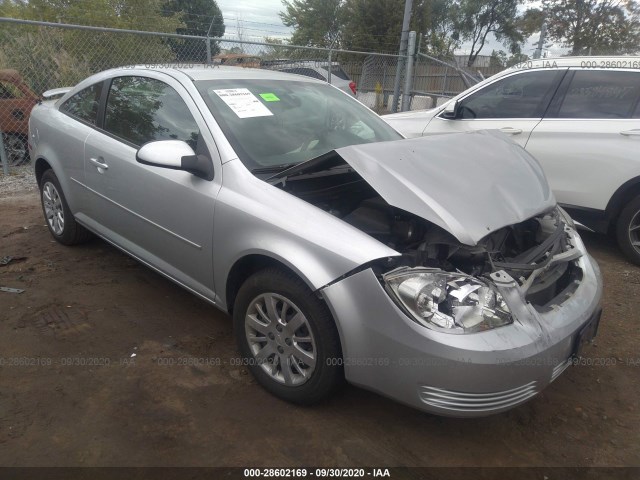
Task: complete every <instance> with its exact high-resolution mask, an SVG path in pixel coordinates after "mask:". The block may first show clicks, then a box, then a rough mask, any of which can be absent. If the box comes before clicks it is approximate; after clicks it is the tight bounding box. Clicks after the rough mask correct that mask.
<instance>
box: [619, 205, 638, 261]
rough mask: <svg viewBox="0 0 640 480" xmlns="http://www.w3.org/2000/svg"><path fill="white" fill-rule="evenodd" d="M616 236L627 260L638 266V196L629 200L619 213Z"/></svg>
mask: <svg viewBox="0 0 640 480" xmlns="http://www.w3.org/2000/svg"><path fill="white" fill-rule="evenodd" d="M616 236H617V238H618V245H620V249H621V250H622V252H623V253H624V254H625V256H626V257H627V259H628V260H629V261H630V262H632V263H635V264H636V265H640V196H638V197H636V198H634V199H633V200H631V201H630V202H629V203H628V204H627V205H626V206H625V207H624V208H623V209H622V212H620V216H619V217H618V221H617V223H616Z"/></svg>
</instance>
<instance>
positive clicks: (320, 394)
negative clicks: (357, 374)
mask: <svg viewBox="0 0 640 480" xmlns="http://www.w3.org/2000/svg"><path fill="white" fill-rule="evenodd" d="M233 326H234V334H235V337H236V341H237V344H238V348H239V350H240V353H241V355H242V357H243V363H244V364H245V365H247V366H248V368H249V370H250V371H251V373H252V374H253V376H254V377H255V378H256V380H257V381H258V383H260V385H262V386H263V387H264V388H265V389H266V390H268V391H269V392H271V393H272V394H273V395H275V396H276V397H279V398H281V399H283V400H286V401H289V402H293V403H297V404H302V405H310V404H314V403H317V402H319V401H321V400H324V399H325V398H327V397H328V396H329V395H331V394H332V393H333V392H334V391H335V390H336V389H337V388H338V387H339V386H340V385H341V384H342V383H343V380H344V373H343V368H342V351H341V347H340V339H339V336H338V331H337V328H336V325H335V323H334V321H333V318H332V316H331V313H330V312H329V310H328V308H327V306H326V304H325V303H324V302H323V301H322V300H321V299H320V298H318V296H317V295H315V294H314V293H313V292H312V291H311V290H310V289H309V288H308V287H307V285H306V284H305V283H304V282H303V281H302V280H300V278H298V277H297V276H295V275H294V274H293V273H290V272H286V271H284V270H280V269H277V268H269V269H265V270H261V271H259V272H257V273H255V274H254V275H252V276H251V277H249V278H248V279H247V280H246V281H245V283H244V284H243V285H242V287H241V288H240V290H239V292H238V295H237V297H236V300H235V303H234V310H233Z"/></svg>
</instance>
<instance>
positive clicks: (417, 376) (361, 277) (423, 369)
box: [322, 237, 602, 417]
mask: <svg viewBox="0 0 640 480" xmlns="http://www.w3.org/2000/svg"><path fill="white" fill-rule="evenodd" d="M576 239H577V242H578V248H580V249H581V250H582V251H583V255H582V256H581V257H580V258H579V259H577V260H576V262H577V263H578V265H579V267H580V268H581V269H582V270H583V276H582V279H581V281H580V283H579V285H578V286H577V288H576V289H575V291H574V293H573V295H572V296H571V297H570V298H569V299H567V300H565V301H564V302H563V303H562V304H561V305H556V306H554V307H553V308H552V309H551V310H548V311H546V312H545V313H540V312H538V311H536V310H535V309H534V308H533V307H532V306H531V305H530V304H527V303H526V302H525V300H524V298H523V297H521V296H520V295H519V293H518V291H517V289H513V288H512V287H509V286H499V287H498V288H500V289H501V290H503V293H504V296H505V298H506V299H508V300H509V301H508V303H509V307H510V308H511V311H512V313H513V314H514V323H513V324H511V325H508V326H504V327H500V328H496V329H493V330H489V331H485V332H478V333H473V334H464V335H454V334H449V333H442V332H436V331H434V330H431V329H428V328H425V327H422V326H420V325H418V324H417V323H416V322H414V321H413V320H411V319H410V318H408V317H407V316H406V315H405V314H404V313H403V312H402V311H401V310H400V309H399V308H398V307H397V306H396V305H395V303H394V302H393V301H392V300H391V298H390V297H389V295H388V294H387V293H386V292H385V290H384V288H383V286H382V285H381V284H380V282H379V281H378V279H377V278H376V276H375V275H374V273H373V272H372V271H371V270H370V269H368V270H364V271H362V272H359V273H357V274H355V275H353V276H351V277H348V278H346V279H344V280H342V281H340V282H337V283H335V284H333V285H331V286H329V287H327V288H325V289H324V290H323V291H322V293H323V295H324V297H325V299H326V301H327V303H328V305H329V307H330V309H331V310H332V313H333V315H334V318H335V319H336V322H337V324H338V329H339V331H340V335H341V341H342V346H343V362H344V368H345V375H346V378H347V380H348V381H349V382H351V383H353V384H355V385H358V386H361V387H364V388H367V389H370V390H373V391H376V392H379V393H381V394H383V395H385V396H388V397H391V398H393V399H395V400H397V401H399V402H402V403H405V404H408V405H411V406H413V407H415V408H418V409H421V410H425V411H429V412H433V413H437V414H440V415H447V416H458V417H472V416H484V415H489V414H493V413H498V412H501V411H505V410H508V409H509V408H512V407H514V406H515V405H518V404H520V403H522V402H524V401H526V400H528V399H529V398H531V397H533V396H534V395H536V394H537V393H539V392H540V391H541V390H542V389H543V388H544V387H546V386H547V385H548V384H549V383H551V382H552V381H553V380H555V379H556V378H557V377H558V376H559V375H560V374H561V373H562V372H563V371H564V369H566V367H567V366H569V364H570V357H571V356H572V355H573V353H574V350H575V344H576V341H577V337H578V335H579V333H580V332H581V331H582V329H583V328H584V327H585V326H586V325H588V324H589V323H590V322H591V321H593V320H594V318H596V317H599V311H600V307H599V304H600V299H601V296H602V280H601V277H600V271H599V269H598V266H597V264H596V262H595V261H594V260H593V259H592V258H591V257H589V256H588V254H586V251H585V250H584V245H583V244H582V241H581V240H580V239H579V237H576Z"/></svg>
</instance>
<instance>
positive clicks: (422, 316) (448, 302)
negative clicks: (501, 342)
mask: <svg viewBox="0 0 640 480" xmlns="http://www.w3.org/2000/svg"><path fill="white" fill-rule="evenodd" d="M384 281H385V282H386V285H387V289H388V290H389V291H390V293H391V296H392V297H393V298H394V300H395V301H396V302H397V303H398V304H400V306H401V307H402V308H403V309H404V310H405V311H407V312H408V313H409V314H410V316H411V317H412V318H413V319H414V320H415V321H416V322H418V323H419V324H421V325H423V326H425V327H429V328H433V329H434V330H438V331H444V332H448V333H471V332H478V331H481V330H488V329H491V328H496V327H501V326H503V325H508V324H510V323H512V322H513V319H512V317H511V312H510V311H509V307H508V306H507V304H506V303H505V301H504V299H503V298H502V295H500V293H499V292H498V291H497V290H496V289H495V287H493V286H492V285H491V284H489V283H485V282H483V281H481V280H479V279H477V278H474V277H470V276H468V275H464V274H457V273H448V272H442V271H441V270H431V269H404V270H400V271H398V270H396V271H394V272H390V273H388V274H386V275H385V276H384Z"/></svg>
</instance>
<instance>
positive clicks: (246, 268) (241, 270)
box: [225, 254, 299, 314]
mask: <svg viewBox="0 0 640 480" xmlns="http://www.w3.org/2000/svg"><path fill="white" fill-rule="evenodd" d="M269 267H275V268H279V269H281V270H285V271H287V272H291V273H292V274H294V275H296V276H299V275H298V274H297V273H296V272H294V271H293V270H292V269H291V268H289V267H287V266H286V265H285V264H284V263H282V262H280V261H278V260H276V259H275V258H272V257H268V256H266V255H259V254H253V255H247V256H246V257H242V258H241V259H240V260H238V261H237V262H236V263H234V264H233V267H231V270H230V271H229V275H228V277H227V288H226V295H225V296H226V301H227V311H228V312H229V313H230V314H233V304H234V303H235V301H236V295H238V291H239V290H240V287H241V286H242V284H243V283H244V281H245V280H246V279H247V278H249V277H250V276H251V275H253V274H254V273H256V272H258V271H260V270H264V269H265V268H269Z"/></svg>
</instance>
